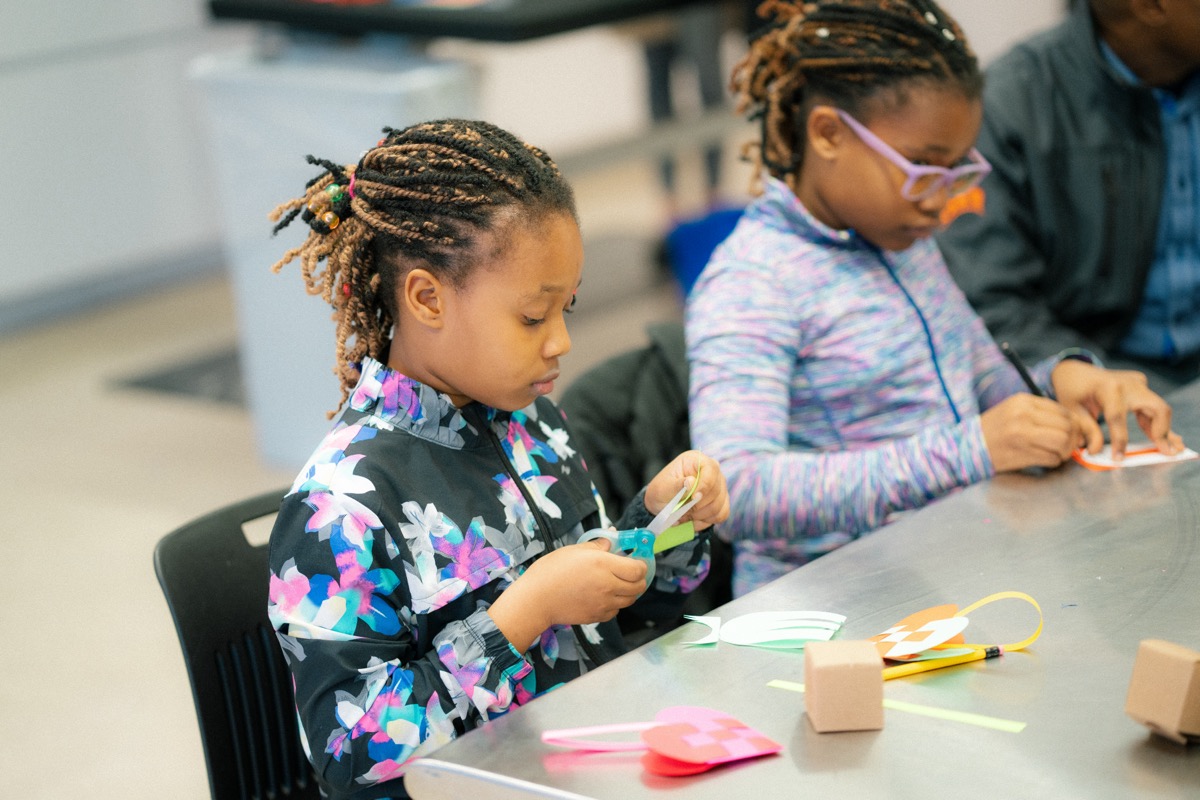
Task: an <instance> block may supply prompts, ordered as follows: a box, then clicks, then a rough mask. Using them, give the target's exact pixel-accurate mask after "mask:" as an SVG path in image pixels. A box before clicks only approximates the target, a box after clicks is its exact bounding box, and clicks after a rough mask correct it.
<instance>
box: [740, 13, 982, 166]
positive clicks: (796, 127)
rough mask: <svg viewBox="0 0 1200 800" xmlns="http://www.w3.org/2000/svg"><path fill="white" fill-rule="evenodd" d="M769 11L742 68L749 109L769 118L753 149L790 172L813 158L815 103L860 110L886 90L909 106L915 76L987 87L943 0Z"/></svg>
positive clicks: (765, 162)
mask: <svg viewBox="0 0 1200 800" xmlns="http://www.w3.org/2000/svg"><path fill="white" fill-rule="evenodd" d="M758 14H759V16H760V17H763V18H765V19H767V20H769V22H768V24H767V25H766V26H765V27H764V28H762V29H760V30H759V31H757V32H756V33H755V34H754V37H753V39H752V41H751V43H750V47H749V49H748V51H747V53H746V56H745V57H744V58H743V59H742V61H741V63H739V64H738V65H737V67H735V68H734V72H733V77H732V80H731V82H730V89H731V90H732V91H733V92H734V94H735V95H736V97H737V109H738V111H739V113H746V112H749V117H750V118H751V119H757V120H759V122H760V124H761V134H760V136H759V140H758V141H755V142H751V143H750V144H749V145H748V146H747V148H746V153H745V154H746V155H747V156H748V158H749V160H750V161H752V162H753V163H754V164H755V166H756V167H757V169H756V170H755V172H756V175H759V174H761V172H762V171H763V169H766V171H767V172H768V173H769V174H770V175H772V176H773V177H775V178H780V179H785V178H787V177H788V176H791V175H794V174H795V173H796V172H797V170H799V168H800V166H801V164H802V162H803V158H804V144H805V142H804V135H805V128H806V124H807V120H808V112H809V111H810V110H811V109H812V107H813V106H814V105H817V104H818V103H822V102H824V103H830V104H832V105H835V106H837V107H839V108H841V109H843V110H845V111H846V112H847V113H849V114H851V115H854V116H859V117H860V118H862V117H861V116H860V115H862V114H863V111H864V108H863V107H864V106H865V105H866V104H867V103H868V102H869V101H873V100H875V99H876V98H879V99H881V100H883V101H886V102H890V103H892V104H893V106H894V107H901V106H903V105H904V103H905V102H906V95H905V93H904V90H905V89H906V88H909V87H911V86H912V85H913V84H915V83H920V82H927V83H931V84H937V85H947V84H948V85H950V86H953V87H955V88H957V89H958V90H959V91H961V92H962V93H963V95H964V96H965V97H967V98H969V99H977V98H979V96H980V94H981V93H982V90H983V78H982V75H981V73H980V71H979V64H978V61H977V59H976V58H975V54H974V53H973V52H972V51H971V48H970V46H968V44H967V40H966V37H965V36H964V34H963V32H962V29H961V28H960V27H959V26H958V23H957V22H955V21H954V20H953V19H952V18H951V17H950V15H948V14H947V13H946V12H945V11H943V10H942V9H941V8H940V7H939V6H938V5H937V3H935V2H933V0H818V2H791V1H789V0H766V2H764V3H762V4H761V5H760V6H759V9H758Z"/></svg>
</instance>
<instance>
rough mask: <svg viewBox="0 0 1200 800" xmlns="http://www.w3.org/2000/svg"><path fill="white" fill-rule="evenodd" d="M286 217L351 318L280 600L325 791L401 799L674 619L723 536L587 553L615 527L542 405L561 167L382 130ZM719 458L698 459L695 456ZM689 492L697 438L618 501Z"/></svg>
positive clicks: (550, 354) (652, 501) (578, 258)
mask: <svg viewBox="0 0 1200 800" xmlns="http://www.w3.org/2000/svg"><path fill="white" fill-rule="evenodd" d="M309 160H310V162H311V163H314V164H318V165H320V166H322V167H323V168H324V170H325V171H324V172H323V173H322V174H321V175H320V176H318V177H317V178H316V179H314V180H313V181H312V182H311V183H310V184H309V186H308V187H307V190H306V192H305V194H304V196H303V197H300V198H297V199H296V200H293V201H291V202H288V203H285V204H283V205H282V206H280V207H279V208H278V209H276V210H275V212H273V215H272V218H273V219H277V220H278V219H279V217H280V216H282V215H286V216H284V217H283V220H282V221H281V222H280V223H279V224H278V225H277V227H276V230H279V229H280V228H282V227H283V226H285V225H287V224H288V222H290V221H291V220H293V219H294V218H295V217H296V216H302V219H303V220H304V221H305V222H307V223H308V225H309V228H310V231H309V234H308V238H307V240H306V241H305V242H304V244H302V245H301V246H299V247H297V248H294V249H293V250H290V251H289V252H288V253H287V254H286V255H285V256H284V257H283V258H282V259H281V260H280V262H279V263H278V264H276V269H279V268H281V267H282V266H283V265H284V264H286V263H288V262H289V261H291V260H293V259H294V258H299V260H300V264H301V269H302V272H303V276H304V279H305V282H306V284H307V286H308V289H309V291H310V292H312V293H313V294H321V295H322V296H323V297H324V299H325V300H326V301H327V302H329V303H330V304H331V305H332V307H333V310H334V318H335V321H336V323H337V372H338V374H339V376H340V377H341V382H342V391H343V395H342V403H343V404H344V408H343V410H342V412H341V414H340V416H338V418H337V420H336V422H335V424H334V426H333V428H332V430H331V431H330V432H329V434H328V435H327V436H326V437H325V440H324V441H323V442H322V443H321V444H320V446H319V447H318V448H317V450H316V451H315V452H314V453H313V455H312V457H311V458H310V459H309V461H308V463H307V464H306V465H305V467H304V469H303V470H301V472H300V474H299V476H298V477H297V478H296V481H295V484H294V485H293V486H292V490H291V492H290V493H289V494H288V495H287V497H286V498H285V499H284V502H283V507H282V509H281V511H280V514H279V517H278V520H277V522H276V524H275V528H274V530H273V532H272V535H271V557H270V563H271V575H270V593H269V609H268V610H269V614H270V618H271V621H272V624H273V625H274V627H275V629H276V631H277V632H278V636H279V641H280V643H281V645H282V646H283V649H284V654H285V656H286V658H287V661H288V664H289V668H290V670H291V673H292V678H293V686H294V690H295V698H296V708H297V712H298V718H299V723H300V728H301V739H302V741H303V742H304V743H305V746H306V750H307V752H308V755H309V759H310V760H311V761H312V764H313V766H314V768H315V772H316V775H317V780H318V781H319V783H320V785H321V788H322V789H323V790H324V792H325V793H326V794H327V795H328V796H330V797H334V798H350V797H353V798H368V797H369V798H377V797H406V796H407V795H406V794H405V792H404V788H403V785H402V781H401V780H397V779H398V778H400V777H401V776H402V774H403V771H404V764H405V762H406V761H408V760H409V759H411V758H413V757H414V756H418V755H423V754H426V753H428V752H430V751H431V750H433V749H434V748H436V747H437V746H438V745H440V744H443V743H445V742H447V741H449V740H450V739H453V738H454V737H456V736H458V735H460V734H462V733H464V732H466V731H469V730H470V729H472V728H474V727H476V726H478V725H479V724H481V723H482V722H484V721H485V720H488V719H490V718H493V717H496V716H498V715H501V714H504V713H506V712H507V711H508V710H509V709H510V708H513V707H514V706H517V705H520V704H522V703H525V702H528V701H529V700H530V699H531V698H534V697H536V696H537V695H538V694H540V693H543V692H546V691H549V690H551V689H553V688H555V687H556V686H558V685H560V684H561V683H563V682H564V681H568V680H570V679H571V678H573V677H576V676H578V675H580V674H581V673H583V672H585V671H587V670H588V669H591V668H593V667H595V666H596V665H599V664H602V663H604V662H605V661H607V660H609V659H611V658H613V657H615V656H616V655H618V654H620V653H621V652H622V650H623V644H622V641H621V635H620V630H619V628H618V626H617V623H616V621H615V619H614V617H615V615H616V614H617V612H618V611H619V610H621V609H623V608H626V607H636V608H637V609H638V613H639V615H640V616H642V617H643V618H647V619H656V618H658V619H663V620H667V619H672V618H673V617H674V616H676V615H678V613H679V608H680V607H681V606H682V603H683V599H684V595H685V593H686V592H689V591H691V590H692V589H693V588H695V586H696V585H697V584H698V583H699V582H700V581H701V580H702V579H703V578H704V576H705V574H706V572H707V570H708V563H709V559H708V539H707V533H702V534H701V535H699V536H697V537H696V538H695V539H694V540H693V541H691V542H688V543H685V544H683V545H679V546H678V547H675V548H673V549H671V550H667V551H666V552H664V553H662V554H660V555H659V556H658V557H657V560H656V572H655V578H654V580H653V583H652V585H651V586H650V587H647V586H646V576H647V574H648V569H647V564H646V563H645V562H643V561H639V560H637V559H633V558H628V557H626V556H624V555H622V554H620V553H614V552H609V543H608V541H607V540H605V539H597V540H592V541H589V542H585V543H577V542H578V539H579V537H580V535H581V534H582V533H583V532H584V531H586V530H588V529H591V528H597V527H604V526H607V525H608V524H609V522H608V518H607V516H606V515H605V511H604V509H603V508H602V507H601V505H600V503H599V499H598V495H597V493H596V491H595V489H594V487H593V486H592V483H591V481H590V480H589V478H588V475H587V471H586V469H585V467H584V465H583V462H582V460H581V459H580V458H579V456H578V455H577V454H576V451H575V449H574V448H573V447H572V442H571V437H570V433H569V430H568V427H567V425H566V424H565V421H564V418H563V416H562V414H561V413H560V412H559V411H558V409H557V408H556V407H555V405H554V404H553V403H552V402H551V401H550V399H549V398H548V397H547V396H546V395H548V394H549V393H550V392H551V391H552V389H553V387H554V381H555V379H556V378H557V377H558V363H559V359H560V358H561V357H562V356H564V355H565V354H566V353H567V351H568V350H569V349H570V337H569V336H568V334H567V330H566V315H567V314H568V313H569V312H570V310H571V306H572V305H573V304H574V302H575V293H576V290H577V289H578V287H579V283H580V276H581V271H582V265H583V248H582V244H581V240H580V235H579V226H578V222H577V220H576V212H575V205H574V199H573V196H572V193H571V190H570V188H569V187H568V185H567V184H566V182H565V181H564V180H563V178H562V176H561V175H560V173H559V171H558V169H557V167H556V166H555V164H554V162H553V161H551V160H550V158H549V157H548V156H546V154H545V153H543V152H542V151H540V150H538V149H537V148H535V147H532V146H530V145H527V144H524V143H522V142H521V141H519V140H518V139H516V138H515V137H513V136H512V135H511V134H509V133H507V132H505V131H503V130H500V129H499V128H496V127H495V126H492V125H489V124H487V123H483V122H470V121H464V120H440V121H437V122H430V123H424V124H420V125H414V126H412V127H410V128H406V129H404V130H387V131H386V136H385V137H384V139H383V140H382V141H380V143H379V144H378V145H377V146H376V147H374V148H372V149H371V150H369V151H368V152H367V153H366V154H365V155H364V156H363V157H362V159H361V160H360V161H359V162H358V164H356V165H353V166H348V167H343V166H341V165H338V164H335V163H331V162H327V161H322V160H319V159H314V158H311V157H310V159H309ZM702 468H703V469H702ZM697 481H699V485H698V486H696V487H695V489H696V494H697V495H699V496H700V498H701V499H700V501H699V503H698V504H697V505H696V506H694V507H693V508H692V510H691V512H690V513H689V516H690V518H691V519H692V521H693V522H694V523H695V527H696V528H697V529H699V530H704V529H707V528H708V527H709V526H711V525H712V524H713V523H716V522H720V521H721V520H723V519H724V518H725V517H726V516H727V515H728V498H727V495H726V492H725V485H724V479H723V477H722V475H721V471H720V468H719V467H718V466H717V464H716V462H714V461H713V460H712V459H711V458H708V457H706V456H704V455H702V454H700V453H698V452H695V451H688V452H685V453H683V454H681V455H680V456H679V457H677V458H676V459H675V460H674V461H673V462H671V463H670V464H668V465H667V467H665V468H664V469H663V471H662V472H660V473H659V474H658V475H657V476H656V477H655V478H654V479H653V480H652V481H651V482H650V484H649V485H648V486H647V487H646V488H645V489H644V490H643V492H642V494H641V495H639V496H638V497H637V498H636V499H635V500H634V502H633V503H632V504H631V506H630V508H628V509H625V510H624V513H623V514H622V516H621V518H620V519H619V520H618V521H617V526H618V527H619V528H621V529H625V528H634V527H643V526H644V525H645V524H646V523H648V522H649V521H650V519H651V517H652V516H653V515H654V514H656V513H657V512H658V511H660V510H661V509H662V508H663V507H664V506H665V505H666V504H667V503H668V502H669V501H670V500H671V499H672V498H673V497H674V496H675V494H676V493H677V491H678V490H679V489H680V488H682V487H684V486H688V485H691V484H694V483H696V482H697Z"/></svg>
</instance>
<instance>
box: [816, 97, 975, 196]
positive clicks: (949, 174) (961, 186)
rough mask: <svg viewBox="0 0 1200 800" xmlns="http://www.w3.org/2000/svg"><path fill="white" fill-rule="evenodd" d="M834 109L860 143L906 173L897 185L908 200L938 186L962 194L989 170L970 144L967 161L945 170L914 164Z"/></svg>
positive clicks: (864, 126)
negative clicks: (905, 177) (904, 179)
mask: <svg viewBox="0 0 1200 800" xmlns="http://www.w3.org/2000/svg"><path fill="white" fill-rule="evenodd" d="M836 111H837V113H838V116H839V117H841V118H842V122H845V123H846V124H847V125H849V126H850V130H852V131H854V132H855V133H856V134H857V135H858V138H859V139H861V140H862V142H863V144H865V145H866V146H867V147H869V148H871V149H872V150H874V151H875V152H876V153H879V155H881V156H883V157H884V158H886V159H887V160H888V161H890V162H892V163H893V164H895V165H896V166H897V167H899V168H900V171H901V172H903V173H904V174H905V175H906V176H907V178H908V179H907V180H906V181H905V182H904V186H902V187H901V188H900V194H902V195H904V197H905V198H906V199H908V200H924V199H925V198H927V197H932V196H933V195H935V194H937V193H938V192H940V191H941V190H942V189H945V190H946V194H947V196H949V197H954V196H955V195H956V194H962V193H963V192H965V191H967V190H969V189H973V188H974V187H976V186H978V185H979V183H980V182H981V181H982V180H983V179H984V178H985V177H986V176H987V174H988V173H989V172H991V171H992V165H991V164H989V163H988V162H987V159H986V158H984V157H983V155H982V154H981V153H980V152H979V151H978V150H976V149H975V148H974V147H972V148H971V152H970V153H968V154H967V158H969V159H970V163H968V164H963V165H962V166H961V167H951V168H949V169H947V168H946V167H929V166H923V165H920V164H914V163H912V162H911V161H909V160H908V159H907V158H905V157H904V156H902V155H900V154H899V153H897V152H896V151H895V150H893V149H892V148H891V146H890V145H888V143H887V142H885V141H884V140H883V139H880V138H879V137H878V136H876V135H875V134H873V133H871V131H870V130H868V128H867V126H866V125H863V124H862V123H861V122H859V121H858V120H856V119H855V118H854V117H852V116H850V115H849V114H847V113H846V112H845V111H842V110H841V109H840V108H839V109H836Z"/></svg>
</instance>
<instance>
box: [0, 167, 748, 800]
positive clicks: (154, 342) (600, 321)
mask: <svg viewBox="0 0 1200 800" xmlns="http://www.w3.org/2000/svg"><path fill="white" fill-rule="evenodd" d="M733 170H736V172H735V173H734V175H732V176H731V180H730V187H731V191H730V194H731V196H732V195H736V194H737V193H738V192H740V191H741V190H742V189H743V188H744V187H743V184H744V183H745V179H744V176H745V173H744V167H740V166H735V167H733ZM654 174H655V173H654V171H653V170H652V169H651V168H649V167H648V166H647V165H642V166H641V167H640V168H639V167H637V166H636V165H631V166H629V167H627V168H619V169H613V170H605V171H603V172H602V173H597V174H593V175H587V176H584V177H583V178H581V179H576V180H574V181H573V182H574V183H575V185H576V189H577V192H578V195H579V204H580V213H581V216H582V217H583V220H584V225H585V234H588V233H589V232H590V233H591V234H603V233H606V232H609V233H611V232H614V231H620V232H622V233H623V234H631V233H632V234H635V235H645V236H648V237H652V236H654V235H655V234H656V233H657V232H658V231H659V230H661V229H662V226H663V225H664V224H665V220H664V219H663V215H662V213H661V205H660V204H659V200H660V198H659V196H658V194H657V191H656V184H655V180H654ZM647 269H649V268H648V267H647ZM585 274H586V266H585ZM586 287H587V282H586V281H585V289H586ZM314 303H316V301H314ZM314 313H322V312H320V310H319V308H318V307H317V306H316V305H314ZM679 313H680V308H679V301H678V298H677V295H676V292H675V290H674V288H673V287H672V286H670V285H665V284H657V285H653V286H650V288H647V287H646V286H637V285H631V286H630V291H629V292H628V293H627V294H626V296H624V297H622V298H619V299H615V300H608V301H606V302H605V303H603V304H601V305H600V306H599V307H593V308H588V305H587V297H586V293H581V309H580V312H579V313H578V314H576V315H575V316H573V318H572V325H573V329H572V332H573V337H574V342H575V349H574V351H573V352H572V354H571V355H570V356H569V357H568V362H567V363H566V364H565V368H564V374H563V380H562V382H561V384H560V385H566V384H567V383H569V382H570V380H571V379H572V378H573V377H574V376H576V375H578V374H579V372H581V371H582V370H584V369H586V368H587V367H589V366H591V365H592V364H594V363H596V362H597V361H599V360H601V359H603V358H604V357H606V356H607V355H610V354H613V353H616V352H619V351H621V350H624V349H627V348H629V347H633V346H637V345H639V344H641V343H642V342H643V341H644V335H643V331H644V326H645V324H647V323H648V322H651V321H654V320H659V319H670V318H677V317H678V315H679ZM234 326H235V322H234V312H233V299H232V297H231V294H230V287H229V285H228V283H227V282H226V281H225V280H224V279H222V278H212V279H207V280H202V281H198V282H195V283H193V284H189V285H186V286H181V287H175V288H172V289H170V290H164V291H161V292H158V293H155V294H152V295H149V296H145V297H139V298H134V299H131V300H129V301H128V302H126V303H124V304H121V305H119V306H114V307H110V308H105V309H102V310H98V311H95V312H93V313H89V314H86V315H83V316H79V317H76V318H72V319H70V320H67V321H63V322H58V323H55V324H52V325H48V326H46V327H42V328H38V329H33V330H29V331H26V332H22V333H19V334H16V335H12V336H9V337H6V338H0V365H2V367H3V372H2V373H0V374H3V379H2V382H0V419H3V420H5V428H4V432H3V435H2V436H0V449H2V450H3V458H0V486H3V487H4V488H5V490H6V491H7V492H8V495H9V498H10V500H11V501H12V502H11V504H10V505H9V510H8V511H7V512H5V513H4V514H3V524H2V525H3V526H2V527H0V564H3V567H4V577H3V579H0V630H2V631H3V639H4V642H3V644H2V645H0V679H2V681H0V732H2V733H0V737H2V739H0V797H4V798H22V800H39V799H40V798H63V797H88V798H92V799H93V800H96V799H100V800H103V799H104V798H123V799H124V800H137V799H139V798H147V800H149V798H155V800H157V799H158V798H163V797H170V798H175V800H193V799H194V800H200V799H201V798H206V797H208V796H209V794H208V786H207V782H206V778H205V773H204V763H203V757H202V754H201V748H200V739H199V735H198V733H197V729H196V722H195V716H194V713H193V708H192V699H191V695H190V689H189V687H188V682H187V676H186V673H185V671H184V666H183V660H182V657H181V655H180V650H179V645H178V642H177V640H176V637H175V631H174V629H173V627H172V623H171V619H170V616H169V614H168V612H167V609H166V606H165V604H164V602H163V600H162V595H161V593H160V591H159V587H158V584H157V582H156V580H155V577H154V571H153V567H152V564H151V553H152V551H153V548H154V544H155V542H156V541H157V540H158V539H159V538H160V537H161V536H162V535H163V534H165V533H166V532H168V531H170V530H171V529H172V528H174V527H175V526H177V525H179V524H181V523H183V522H185V521H187V520H189V519H191V518H193V517H196V516H198V515H200V514H202V513H204V512H206V511H208V510H210V509H213V508H216V507H218V506H221V505H224V504H226V503H228V502H230V501H232V500H235V499H239V498H241V497H244V496H247V495H250V494H253V493H256V492H259V491H263V490H266V489H269V488H273V487H275V486H278V485H281V484H284V483H288V482H290V481H291V478H292V474H291V472H290V471H281V470H279V469H272V468H268V467H265V466H263V465H262V463H261V462H260V460H259V458H258V454H257V453H256V452H255V449H254V428H253V421H252V419H251V418H250V416H249V414H248V413H247V412H245V411H243V410H241V409H239V408H236V407H233V406H229V405H222V404H217V403H212V402H208V401H204V400H199V399H192V398H186V397H182V396H170V395H166V394H159V393H152V392H147V391H140V390H136V391H135V390H131V389H122V388H119V386H118V385H117V384H118V382H119V381H121V380H122V379H126V378H130V377H133V376H138V375H142V374H145V373H148V372H152V371H154V370H156V369H161V368H166V367H169V366H171V365H172V364H176V363H180V362H186V361H188V360H190V359H195V358H198V357H200V356H203V355H205V354H207V353H210V352H212V351H214V350H216V349H219V348H220V347H221V346H226V345H228V346H232V345H233V344H234V343H235V340H236V332H235V327H234ZM297 466H299V465H297Z"/></svg>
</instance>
